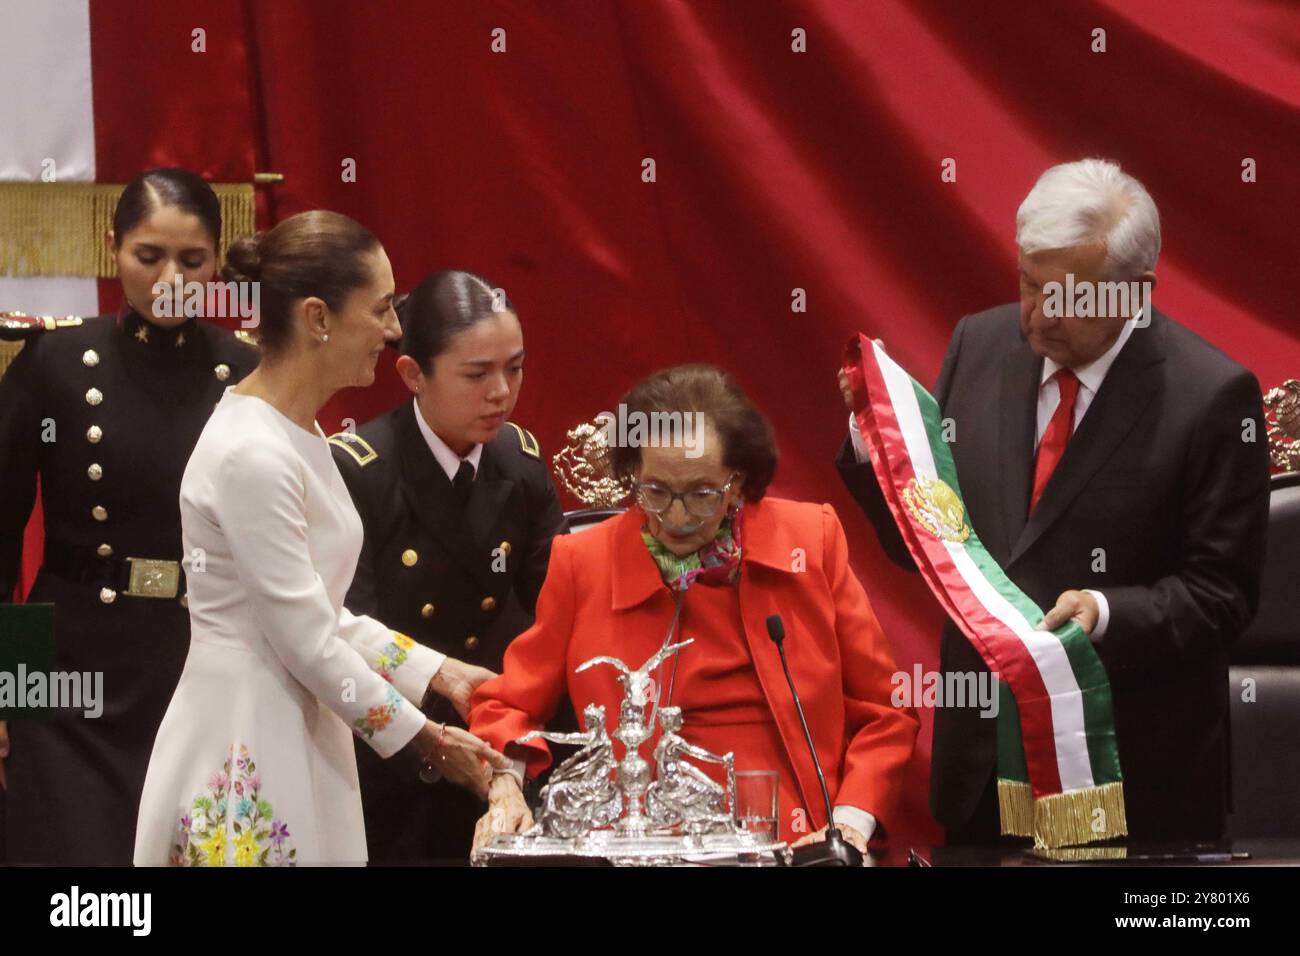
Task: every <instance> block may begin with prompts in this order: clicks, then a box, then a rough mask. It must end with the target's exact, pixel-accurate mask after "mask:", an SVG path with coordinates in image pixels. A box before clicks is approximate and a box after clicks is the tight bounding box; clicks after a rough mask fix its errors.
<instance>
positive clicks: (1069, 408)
mask: <svg viewBox="0 0 1300 956" xmlns="http://www.w3.org/2000/svg"><path fill="white" fill-rule="evenodd" d="M1054 377H1055V378H1056V385H1057V388H1058V389H1060V392H1061V400H1060V402H1058V403H1057V406H1056V411H1054V412H1053V413H1052V420H1051V421H1050V422H1048V423H1047V430H1046V431H1045V432H1043V440H1042V441H1040V442H1039V443H1038V458H1037V460H1036V461H1035V462H1034V494H1033V496H1032V497H1031V498H1030V499H1029V513H1030V514H1033V513H1034V508H1036V507H1037V506H1038V499H1039V498H1041V497H1043V489H1044V488H1046V487H1047V482H1048V479H1050V478H1051V477H1052V472H1054V471H1056V466H1057V463H1059V462H1060V460H1061V456H1062V455H1064V454H1065V446H1066V444H1067V443H1068V442H1069V441H1070V432H1072V431H1073V430H1074V400H1075V398H1077V397H1078V395H1079V378H1078V376H1076V375H1075V374H1074V373H1073V372H1071V371H1070V370H1069V369H1068V368H1062V369H1058V370H1057V372H1056V375H1055V376H1054Z"/></svg>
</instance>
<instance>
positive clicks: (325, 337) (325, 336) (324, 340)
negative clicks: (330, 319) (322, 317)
mask: <svg viewBox="0 0 1300 956" xmlns="http://www.w3.org/2000/svg"><path fill="white" fill-rule="evenodd" d="M320 340H321V342H328V341H329V340H330V334H329V333H328V332H326V333H325V334H324V335H322V336H321V337H320Z"/></svg>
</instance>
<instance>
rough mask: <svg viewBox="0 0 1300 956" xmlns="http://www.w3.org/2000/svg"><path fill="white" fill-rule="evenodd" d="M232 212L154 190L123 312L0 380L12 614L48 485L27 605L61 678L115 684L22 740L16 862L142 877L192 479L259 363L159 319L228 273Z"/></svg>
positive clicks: (10, 777) (122, 224) (125, 266)
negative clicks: (185, 491) (229, 402)
mask: <svg viewBox="0 0 1300 956" xmlns="http://www.w3.org/2000/svg"><path fill="white" fill-rule="evenodd" d="M220 235H221V209H220V205H219V204H218V201H217V197H216V195H215V194H214V193H213V191H212V189H211V187H209V186H208V185H207V184H206V183H205V182H203V180H201V179H200V178H199V177H198V176H196V175H194V174H193V173H190V172H186V171H184V170H178V169H157V170H151V171H149V172H146V173H144V174H142V175H141V176H140V177H138V178H137V179H136V180H135V181H133V182H132V183H131V184H130V185H128V186H127V188H126V190H125V191H124V192H123V194H122V197H121V199H120V201H119V202H118V206H117V210H116V213H115V214H114V218H113V230H112V232H110V233H109V235H108V237H107V238H108V242H109V244H110V247H111V249H112V253H113V255H114V257H115V259H116V261H117V268H118V274H119V276H120V278H121V283H122V290H123V295H124V298H125V305H124V307H123V310H122V311H121V313H120V314H119V315H117V316H111V315H110V316H101V317H99V318H92V319H86V320H84V321H82V320H80V319H70V320H66V321H63V322H61V323H57V324H56V323H55V322H53V321H52V320H45V321H42V320H33V319H27V318H23V317H18V316H6V317H5V318H4V319H3V320H0V327H2V328H3V331H4V334H5V335H6V337H8V338H20V337H21V338H25V339H26V343H25V344H24V346H23V348H22V351H20V352H19V353H18V355H17V357H16V358H15V359H14V361H13V363H12V364H11V365H10V367H9V369H8V370H7V371H6V372H5V374H4V376H3V377H2V378H0V460H2V461H3V467H2V468H0V601H9V600H12V598H13V594H14V590H15V586H16V584H17V581H18V578H19V571H20V568H21V564H22V544H23V529H24V526H25V525H26V523H27V519H28V517H29V516H30V514H31V511H32V507H33V501H34V496H35V491H36V484H37V476H38V475H39V477H40V487H41V502H42V507H43V509H44V522H45V555H44V562H43V563H42V565H41V568H40V573H39V575H38V576H37V578H36V582H35V584H34V585H33V587H32V591H31V594H30V595H29V596H28V598H27V600H28V601H29V602H32V603H53V604H54V622H55V624H54V630H55V646H56V655H55V669H56V670H58V671H61V672H71V671H75V672H88V671H89V672H102V673H103V692H102V695H103V701H102V705H103V713H102V715H101V716H100V717H99V718H97V719H89V718H87V717H85V716H83V712H82V711H81V710H75V711H73V710H63V711H60V712H58V713H57V715H56V716H55V717H54V718H52V719H50V720H48V721H40V720H31V721H26V720H14V721H10V722H9V725H8V728H7V730H8V735H9V738H10V754H9V757H8V759H7V760H5V761H3V763H4V768H3V769H4V775H5V777H6V778H7V793H6V795H5V796H6V802H7V805H8V806H7V818H8V819H7V833H8V853H9V861H10V862H13V863H57V864H67V865H85V864H120V865H128V866H129V865H130V863H131V854H132V847H133V844H134V836H135V820H136V812H137V810H138V807H139V801H140V790H141V787H142V786H143V784H144V776H145V770H146V768H147V766H148V763H149V753H150V750H151V748H152V746H153V740H154V735H155V733H156V732H157V729H158V725H159V723H160V722H161V720H162V716H163V713H164V711H165V710H166V708H167V704H168V701H170V700H171V696H172V691H173V690H175V687H176V683H177V681H178V680H179V678H180V673H181V667H182V666H183V665H184V663H185V655H186V652H187V650H188V648H189V630H190V629H189V614H188V612H187V611H186V609H185V582H184V576H183V574H182V573H181V569H180V563H179V562H180V560H181V557H182V555H181V527H180V506H179V504H178V498H179V493H180V483H181V474H182V472H183V471H184V469H185V464H186V462H187V461H188V460H189V457H190V452H191V450H192V449H193V447H194V444H195V442H196V441H198V437H199V433H200V432H201V431H202V430H203V426H204V424H205V423H206V422H207V420H208V416H209V415H210V414H211V412H212V409H213V407H214V406H215V404H216V402H217V400H218V399H219V398H220V396H221V393H222V390H223V389H225V388H226V387H227V386H230V385H234V384H235V383H236V382H238V381H239V380H240V379H241V378H243V377H244V375H246V374H248V372H250V371H252V369H253V368H254V367H255V366H256V365H257V361H258V353H257V349H256V348H255V347H253V346H252V345H250V344H246V343H245V342H243V341H239V340H238V339H237V338H236V335H235V334H233V333H231V332H229V331H226V330H223V329H221V328H219V327H217V326H215V325H212V324H209V323H207V322H203V321H196V320H195V319H194V318H188V319H187V318H184V317H180V318H155V317H154V309H153V304H154V294H153V285H154V284H155V283H156V282H159V281H161V282H166V283H168V284H171V283H172V281H173V277H174V275H175V274H177V273H180V274H181V275H182V276H183V280H184V281H185V282H190V281H197V282H207V281H208V280H211V279H212V278H213V277H214V275H215V272H216V265H217V249H218V244H219V240H220Z"/></svg>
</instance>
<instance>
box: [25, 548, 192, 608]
mask: <svg viewBox="0 0 1300 956" xmlns="http://www.w3.org/2000/svg"><path fill="white" fill-rule="evenodd" d="M42 567H44V568H46V569H48V570H49V571H50V572H51V573H52V574H57V575H58V576H59V577H61V578H66V579H68V580H69V581H75V582H77V583H78V584H87V585H90V586H91V587H97V588H100V589H101V592H104V591H107V592H111V593H112V597H109V598H107V601H111V600H112V599H113V598H114V597H116V596H117V595H119V594H125V595H127V596H128V597H141V598H163V599H173V598H179V597H181V596H182V595H184V594H185V575H184V573H183V572H182V570H181V563H180V562H179V561H167V560H162V559H158V558H137V557H128V558H119V557H116V556H113V555H110V556H108V557H102V556H100V555H98V554H96V553H94V552H93V551H91V550H90V549H89V548H86V549H84V550H83V549H81V548H71V547H68V546H67V545H63V544H60V543H58V542H54V541H46V542H45V560H44V562H43V563H42ZM101 596H103V595H102V594H101ZM107 601H106V603H107Z"/></svg>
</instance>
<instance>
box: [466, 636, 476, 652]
mask: <svg viewBox="0 0 1300 956" xmlns="http://www.w3.org/2000/svg"><path fill="white" fill-rule="evenodd" d="M477 647H478V638H477V637H475V636H474V635H473V634H471V635H470V636H469V637H467V638H465V650H467V651H472V650H475V649H476V648H477Z"/></svg>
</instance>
